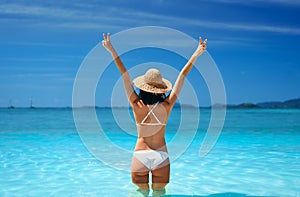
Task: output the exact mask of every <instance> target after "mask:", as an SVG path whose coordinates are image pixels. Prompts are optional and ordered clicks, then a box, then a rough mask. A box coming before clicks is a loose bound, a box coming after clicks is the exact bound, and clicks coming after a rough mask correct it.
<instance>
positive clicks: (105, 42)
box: [102, 33, 114, 53]
mask: <svg viewBox="0 0 300 197" xmlns="http://www.w3.org/2000/svg"><path fill="white" fill-rule="evenodd" d="M102 45H103V46H104V48H105V49H106V50H107V51H108V52H110V53H112V52H113V51H114V48H113V46H112V44H111V42H110V33H107V36H106V35H105V34H104V33H103V40H102Z"/></svg>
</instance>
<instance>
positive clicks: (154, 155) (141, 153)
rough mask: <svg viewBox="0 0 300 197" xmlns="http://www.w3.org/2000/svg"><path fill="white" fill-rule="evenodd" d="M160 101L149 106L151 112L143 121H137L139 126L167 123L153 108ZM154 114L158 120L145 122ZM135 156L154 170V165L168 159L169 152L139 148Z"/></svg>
mask: <svg viewBox="0 0 300 197" xmlns="http://www.w3.org/2000/svg"><path fill="white" fill-rule="evenodd" d="M158 104H159V103H156V104H155V105H154V106H153V107H152V108H150V107H149V106H148V105H147V107H148V108H149V112H148V113H147V115H146V116H145V118H144V119H143V120H142V122H141V123H137V124H136V125H137V126H141V125H142V126H146V125H148V126H157V125H159V126H165V125H166V124H164V123H162V122H160V120H159V119H158V118H157V117H156V115H155V113H154V112H153V110H154V109H155V108H156V106H157V105H158ZM150 114H152V115H153V116H154V118H155V120H156V121H157V122H149V123H147V122H145V121H146V119H147V118H148V117H149V116H150ZM133 156H134V157H135V158H137V159H138V160H139V161H140V162H142V163H143V164H144V165H145V166H146V167H147V168H148V169H149V170H152V169H153V168H154V167H156V166H158V165H159V164H161V163H162V162H164V161H165V160H166V159H168V157H169V156H168V153H167V152H164V151H158V150H138V151H135V152H134V153H133Z"/></svg>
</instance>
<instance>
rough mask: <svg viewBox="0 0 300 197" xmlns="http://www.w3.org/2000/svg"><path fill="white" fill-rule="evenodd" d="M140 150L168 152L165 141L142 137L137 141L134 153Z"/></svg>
mask: <svg viewBox="0 0 300 197" xmlns="http://www.w3.org/2000/svg"><path fill="white" fill-rule="evenodd" d="M138 150H160V151H164V152H167V146H166V141H165V139H153V138H152V139H147V138H143V137H140V138H138V139H137V142H136V145H135V149H134V151H138Z"/></svg>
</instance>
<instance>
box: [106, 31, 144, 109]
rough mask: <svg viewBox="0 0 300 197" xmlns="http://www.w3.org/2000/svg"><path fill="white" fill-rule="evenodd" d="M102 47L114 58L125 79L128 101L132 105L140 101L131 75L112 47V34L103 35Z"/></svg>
mask: <svg viewBox="0 0 300 197" xmlns="http://www.w3.org/2000/svg"><path fill="white" fill-rule="evenodd" d="M102 45H103V46H104V48H105V49H106V50H107V51H108V52H109V53H110V54H111V56H112V57H113V59H114V62H115V64H116V66H117V68H118V70H119V71H120V73H121V74H122V78H123V82H124V87H125V91H126V95H127V98H128V101H129V103H130V104H131V105H132V104H134V103H135V102H137V101H138V99H139V97H138V95H137V94H136V93H135V91H134V89H133V86H132V81H131V79H130V75H129V73H128V72H127V69H126V68H125V66H124V64H123V62H122V60H121V58H120V57H119V55H118V53H117V52H116V50H115V49H114V47H113V46H112V44H111V42H110V33H108V34H107V36H106V35H105V34H103V41H102Z"/></svg>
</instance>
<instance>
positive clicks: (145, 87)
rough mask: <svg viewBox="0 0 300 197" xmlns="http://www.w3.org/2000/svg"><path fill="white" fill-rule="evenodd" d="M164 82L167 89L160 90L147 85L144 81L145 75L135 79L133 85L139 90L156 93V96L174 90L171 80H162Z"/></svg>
mask: <svg viewBox="0 0 300 197" xmlns="http://www.w3.org/2000/svg"><path fill="white" fill-rule="evenodd" d="M162 81H163V82H164V84H165V85H166V88H159V87H156V86H154V85H149V84H147V83H146V82H145V81H144V75H142V76H139V77H137V78H135V79H134V80H133V84H134V85H135V86H136V87H137V88H139V89H141V90H143V91H145V92H151V93H155V94H163V93H166V92H169V91H170V90H171V89H172V83H171V82H170V81H169V80H167V79H164V78H163V79H162Z"/></svg>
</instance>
